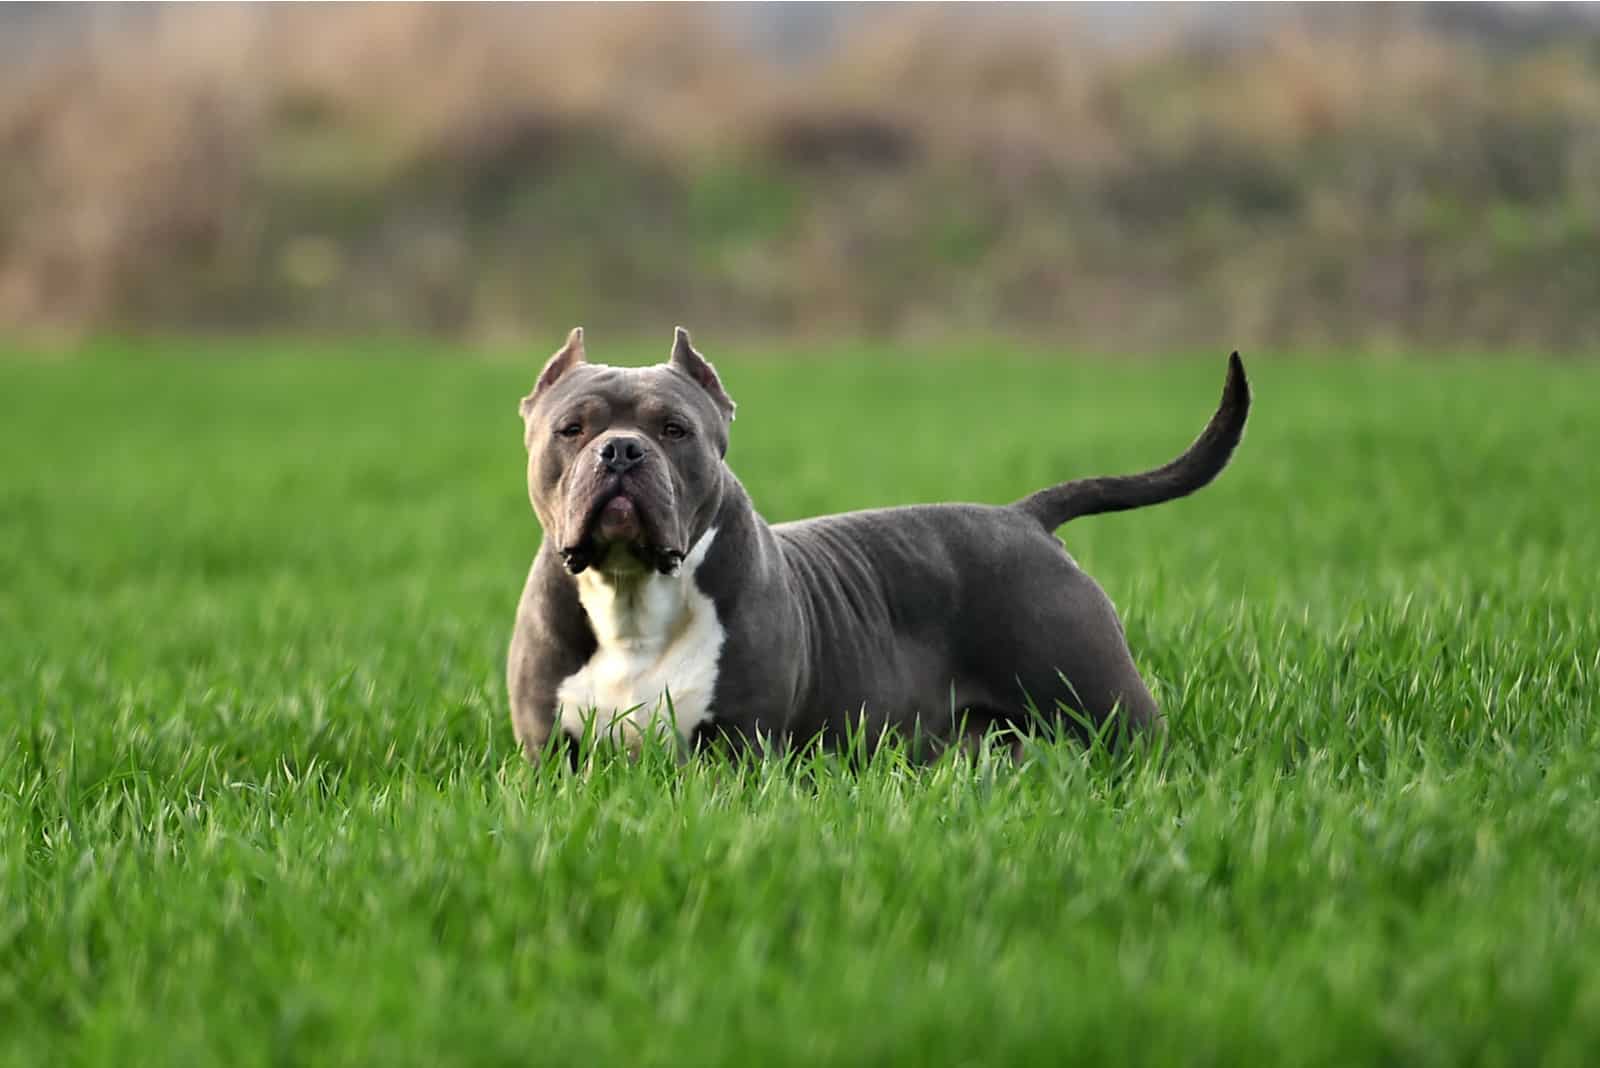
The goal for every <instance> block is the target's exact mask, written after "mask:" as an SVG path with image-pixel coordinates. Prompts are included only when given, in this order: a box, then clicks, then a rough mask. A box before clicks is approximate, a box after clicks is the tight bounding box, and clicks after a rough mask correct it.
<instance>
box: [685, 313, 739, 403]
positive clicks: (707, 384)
mask: <svg viewBox="0 0 1600 1068" xmlns="http://www.w3.org/2000/svg"><path fill="white" fill-rule="evenodd" d="M671 362H672V366H673V367H676V368H677V369H678V370H680V371H682V372H683V373H684V374H686V375H688V376H689V377H690V378H692V379H694V380H695V381H696V382H698V383H699V384H700V388H701V389H703V390H705V391H706V392H707V393H709V394H711V399H712V400H713V401H715V402H716V404H717V410H718V411H720V412H721V413H722V416H723V418H724V419H726V420H728V422H730V423H731V422H733V411H734V408H735V407H737V405H735V404H734V403H733V398H732V397H730V396H728V391H727V390H725V389H723V388H722V379H720V378H718V377H717V369H716V368H715V367H712V366H711V363H710V361H708V360H707V359H706V358H705V357H704V356H702V355H700V354H699V353H698V352H696V351H695V350H694V345H693V344H692V343H691V342H690V341H689V331H687V330H685V329H684V328H683V327H681V326H680V327H678V328H677V330H676V331H675V332H674V333H673V336H672V361H671Z"/></svg>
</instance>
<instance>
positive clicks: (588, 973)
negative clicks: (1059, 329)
mask: <svg viewBox="0 0 1600 1068" xmlns="http://www.w3.org/2000/svg"><path fill="white" fill-rule="evenodd" d="M703 340H706V341H708V342H709V341H710V340H711V339H710V338H706V339H703ZM663 351H664V348H663ZM709 351H710V352H711V353H712V355H713V356H714V357H715V355H716V353H717V350H716V348H715V346H714V345H713V346H711V347H710V349H709ZM596 354H597V356H599V357H604V356H606V355H607V351H606V346H605V345H604V343H603V342H601V341H600V339H598V338H596ZM540 355H542V354H529V355H527V356H526V358H523V359H519V360H517V361H499V362H496V361H488V360H478V361H459V360H450V359H442V358H436V357H430V356H428V355H426V354H417V353H411V354H391V355H390V356H389V357H387V358H378V357H375V356H368V355H359V356H340V355H337V354H335V353H333V352H331V351H327V352H322V353H320V354H310V355H307V354H301V355H296V354H294V353H292V352H291V351H289V350H287V349H285V348H276V347H274V346H271V345H260V346H255V347H240V346H229V347H226V348H223V349H222V351H219V352H207V351H204V346H202V345H200V344H198V343H190V344H189V345H187V346H183V347H180V349H179V350H177V351H172V352H164V353H160V354H157V353H155V352H153V351H150V350H149V349H148V348H144V349H138V350H131V351H125V350H121V349H117V348H115V347H111V346H106V347H104V348H103V349H102V350H101V351H97V352H94V353H91V354H90V355H89V356H88V357H86V358H84V359H80V360H73V361H68V362H47V361H43V360H38V359H30V358H25V357H16V358H13V359H10V360H6V361H3V362H0V396H3V397H4V398H5V401H4V411H5V417H4V418H3V419H0V456H3V457H4V460H5V464H4V468H5V473H4V476H3V477H0V1063H10V1064H17V1065H36V1064H44V1063H103V1062H115V1063H118V1064H140V1063H148V1064H195V1063H218V1062H226V1063H230V1064H237V1065H256V1064H263V1065H264V1064H277V1063H313V1064H315V1063H330V1064H332V1063H345V1064H347V1063H394V1064H403V1063H417V1064H435V1063H440V1062H488V1063H508V1064H509V1063H517V1064H528V1063H551V1064H573V1063H580V1062H583V1063H594V1064H616V1063H638V1064H709V1063H739V1062H746V1061H748V1062H750V1063H757V1064H805V1065H813V1064H818V1063H860V1064H881V1063H910V1064H920V1063H930V1062H938V1063H951V1064H954V1063H966V1064H999V1063H1018V1062H1036V1063H1060V1062H1062V1061H1081V1062H1088V1063H1126V1062H1130V1061H1136V1062H1183V1063H1191V1064H1218V1065H1231V1064H1238V1063H1251V1062H1260V1063H1279V1064H1326V1063H1403V1064H1441V1065H1455V1064H1461V1063H1468V1062H1473V1063H1486V1064H1507V1065H1509V1064H1525V1063H1533V1062H1536V1061H1541V1062H1548V1063H1564V1064H1573V1065H1580V1064H1590V1063H1593V1061H1594V1058H1595V1055H1596V1053H1597V1051H1600V875H1597V874H1596V873H1597V872H1600V806H1597V804H1596V801H1595V798H1596V791H1597V788H1600V725H1597V723H1596V720H1595V718H1594V696H1593V695H1594V694H1595V692H1596V691H1597V688H1600V663H1597V656H1600V653H1597V650H1600V617H1597V612H1596V604H1597V603H1600V525H1597V524H1596V523H1595V511H1594V504H1593V502H1594V501H1596V500H1600V470H1597V467H1596V465H1595V464H1594V463H1593V462H1592V459H1590V458H1592V457H1593V456H1595V455H1600V420H1596V419H1595V418H1594V412H1595V408H1594V397H1595V396H1596V395H1597V392H1596V391H1597V388H1600V372H1597V371H1596V370H1595V369H1594V368H1588V367H1572V366H1556V365H1550V364H1532V363H1523V362H1518V361H1515V360H1506V361H1501V362H1493V363H1491V362H1459V363H1424V362H1415V363H1388V364H1384V363H1374V362H1359V361H1357V362H1320V363H1319V362H1312V361H1290V360H1274V359H1272V358H1258V359H1256V360H1254V361H1253V362H1251V363H1249V366H1250V369H1251V371H1252V374H1253V378H1254V383H1255V386H1256V391H1257V399H1258V407H1257V411H1256V414H1255V417H1254V419H1253V422H1252V424H1251V428H1250V431H1249V434H1248V436H1247V437H1246V440H1245V444H1244V446H1243V449H1242V451H1241V453H1240V454H1239V457H1238V459H1237V461H1236V463H1235V466H1234V467H1233V468H1231V469H1230V470H1229V471H1228V473H1227V474H1226V475H1225V476H1224V477H1223V478H1222V480H1221V481H1220V482H1219V483H1218V484H1217V485H1216V486H1214V487H1212V488H1211V489H1208V490H1207V491H1205V492H1204V493H1203V494H1201V495H1200V496H1197V497H1195V498H1192V499H1190V500H1187V501H1183V502H1179V503H1175V504H1169V505H1166V506H1163V507H1161V508H1157V509H1153V510H1149V511H1146V512H1140V513H1134V514H1130V515H1122V516H1111V517H1103V518H1097V519H1089V520H1084V521H1081V522H1079V523H1077V524H1075V525H1072V526H1069V527H1067V528H1065V529H1064V530H1063V535H1064V537H1065V540H1066V541H1067V543H1068V544H1069V546H1070V547H1071V548H1072V549H1073V551H1074V553H1075V555H1077V556H1078V558H1079V560H1080V561H1081V562H1082V563H1083V564H1084V566H1085V567H1086V568H1088V569H1089V570H1090V571H1091V573H1093V574H1095V575H1096V576H1097V577H1098V578H1099V579H1100V580H1101V581H1102V583H1103V584H1104V585H1105V586H1106V588H1107V589H1108V591H1109V592H1110V593H1111V595H1112V597H1113V599H1114V600H1115V601H1116V602H1117V604H1118V605H1119V606H1120V608H1121V610H1122V612H1123V615H1124V618H1125V620H1126V623H1127V627H1128V631H1129V636H1130V639H1131V641H1132V644H1133V647H1134V649H1135V653H1136V656H1137V658H1138V659H1139V661H1140V664H1141V667H1142V668H1143V670H1144V672H1145V674H1146V676H1147V678H1149V679H1150V681H1151V683H1152V685H1153V687H1155V689H1156V692H1157V694H1158V697H1159V698H1160V699H1161V700H1162V702H1163V704H1164V706H1165V707H1166V709H1167V711H1168V713H1169V717H1170V721H1171V725H1172V728H1173V729H1172V734H1171V738H1170V747H1169V749H1168V751H1167V752H1166V753H1165V754H1164V755H1162V756H1161V757H1159V758H1153V757H1145V758H1140V759H1135V760H1133V761H1131V762H1127V763H1124V764H1118V763H1117V762H1116V761H1113V760H1111V759H1109V758H1107V757H1106V756H1105V755H1104V754H1103V753H1100V754H1095V753H1088V754H1085V753H1083V752H1082V751H1081V750H1079V749H1077V748H1075V747H1073V746H1070V745H1061V746H1054V747H1053V746H1048V745H1040V746H1037V747H1035V748H1034V749H1033V750H1032V752H1031V757H1030V759H1029V761H1028V762H1027V763H1025V764H1024V765H1023V766H1021V767H1019V768H1011V767H1009V766H1003V765H994V764H990V763H986V762H981V761H980V762H976V763H974V762H971V761H951V762H946V763H942V764H939V765H937V766H935V767H933V768H931V769H926V770H914V769H911V768H908V767H906V766H904V765H903V764H902V763H900V762H899V761H897V760H896V759H895V758H894V755H893V754H892V753H890V754H888V755H887V756H885V757H884V758H883V759H881V760H878V761H876V762H874V763H872V764H871V765H870V766H868V767H867V768H865V769H864V770H860V771H850V770H848V769H847V768H845V767H842V766H841V764H840V762H838V761H829V760H821V761H812V762H810V763H808V764H806V765H804V766H790V767H783V766H776V765H767V766H755V767H733V766H729V765H726V764H719V763H717V762H715V761H710V760H707V761H701V762H697V763H692V764H690V765H689V766H688V767H686V768H683V769H681V770H680V769H677V768H675V767H673V766H672V765H671V764H670V763H669V762H667V761H665V760H662V759H659V758H658V757H647V759H646V760H645V761H644V762H643V763H641V764H640V765H637V766H627V765H617V764H602V765H601V766H600V767H599V768H598V769H597V770H596V771H595V773H594V774H593V776H592V777H591V778H590V779H588V780H587V781H584V780H578V779H574V778H572V777H571V776H569V775H567V774H563V773H560V772H557V771H554V770H551V769H544V768H536V767H530V766H527V765H526V764H525V763H524V761H523V760H522V759H521V758H520V756H519V755H518V753H517V751H516V748H515V744H514V742H513V739H512V736H511V731H510V727H509V724H508V722H507V716H506V711H505V694H504V684H503V681H502V670H503V660H502V656H503V652H504V647H505V644H506V641H507V639H508V636H509V630H510V624H511V616H512V609H513V606H514V604H515V600H516V597H517V594H518V591H519V586H520V581H521V578H522V575H523V573H524V570H525V568H526V566H527V562H528V560H529V558H530V557H531V554H532V552H533V550H534V548H535V546H536V544H537V538H538V532H537V529H536V527H535V525H534V523H533V520H532V517H531V514H530V512H529V510H528V507H527V504H526V500H525V498H524V495H523V488H522V475H521V464H522V455H521V444H520V439H519V428H518V424H517V421H516V418H515V415H514V412H515V407H516V399H517V397H518V396H519V395H520V393H521V392H522V391H523V390H525V389H526V387H527V385H528V384H529V383H530V382H531V380H532V377H533V374H534V371H535V368H536V365H537V362H538V359H539V356H540ZM614 355H620V358H621V359H623V360H627V359H634V358H637V359H640V360H642V359H644V358H645V357H646V356H647V355H649V356H654V355H656V354H655V353H654V352H650V353H646V352H645V351H644V350H642V349H633V350H630V351H627V352H624V353H621V354H614ZM736 355H737V354H736ZM736 355H735V356H730V357H728V358H726V359H725V360H724V361H723V370H724V372H725V377H726V378H727V380H728V382H729V384H730V387H731V389H732V391H733V393H734V395H735V397H736V398H737V399H738V401H739V402H740V415H741V418H740V420H739V422H738V424H737V425H736V427H735V434H734V445H733V449H732V451H731V454H730V459H731V461H732V462H733V464H734V465H735V467H736V469H737V470H738V471H739V472H740V473H741V475H742V477H743V478H744V480H745V482H746V484H747V485H748V486H749V487H750V488H751V490H752V492H753V494H754V496H755V498H756V500H757V502H758V504H759V506H760V507H761V508H762V510H763V511H764V513H765V514H766V515H767V516H768V517H769V518H771V519H774V520H776V519H780V518H790V517H796V516H800V515H804V514H808V513H812V512H816V511H820V510H837V509H845V508H851V507H858V506H865V505H875V504H887V503H900V502H912V501H927V500H939V499H963V498H965V499H977V500H989V501H998V500H1006V499H1011V498H1014V497H1017V496H1020V495H1021V494H1023V493H1025V492H1027V491H1029V490H1031V489H1033V488H1036V487H1037V486H1038V485H1041V484H1043V483H1045V482H1047V481H1050V480H1054V479H1058V478H1062V477H1066V476H1070V475H1074V474H1084V473H1093V472H1103V471H1113V470H1128V469H1134V468H1138V467H1142V466H1146V465H1149V464H1152V463H1155V462H1158V461H1161V460H1164V459H1166V458H1167V457H1168V456H1170V455H1171V454H1173V453H1175V452H1176V451H1177V450H1178V449H1180V448H1181V447H1182V446H1183V445H1185V444H1187V442H1188V441H1189V440H1190V438H1191V437H1192V435H1193V433H1194V432H1196V431H1197V430H1198V428H1199V426H1200V425H1201V423H1202V422H1203V421H1204V419H1205V417H1206V416H1207V415H1208V413H1209V411H1210V408H1211V406H1212V405H1213V404H1214V402H1215V399H1216V393H1217V390H1218V388H1219V387H1220V384H1221V376H1222V367H1223V361H1222V354H1221V353H1217V354H1215V355H1214V356H1212V357H1209V358H1206V359H1204V360H1192V361H1191V360H1184V361H1179V362H1176V363H1173V364H1170V365H1137V364H1122V365H1106V364H1095V363H1090V362H1074V363H1059V362H1045V361H1040V360H1036V359H1029V358H1027V357H1026V355H1024V354H1021V353H1018V354H1014V355H1013V356H1011V357H1009V358H1004V359H1002V358H998V357H996V358H989V359H984V358H982V356H981V354H980V353H979V352H977V351H976V350H974V351H970V352H952V353H949V354H945V355H944V356H942V357H940V358H938V359H934V360H931V361H913V360H902V359H896V358H893V357H892V356H888V355H881V354H872V353H865V352H854V353H845V352H838V353H834V354H832V355H831V356H828V357H825V358H821V359H817V360H813V361H808V362H784V361H769V360H764V359H760V358H759V357H758V356H757V354H754V353H747V354H745V358H743V359H740V358H736ZM1249 355H1250V354H1248V353H1247V354H1246V356H1247V360H1248V358H1249ZM975 622H978V623H980V624H981V621H975Z"/></svg>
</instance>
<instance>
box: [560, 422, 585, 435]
mask: <svg viewBox="0 0 1600 1068" xmlns="http://www.w3.org/2000/svg"><path fill="white" fill-rule="evenodd" d="M556 433H557V434H560V435H561V436H562V437H564V438H575V437H577V436H578V435H579V434H581V433H583V424H582V423H568V424H567V425H566V426H564V427H562V428H561V429H560V430H557V431H556Z"/></svg>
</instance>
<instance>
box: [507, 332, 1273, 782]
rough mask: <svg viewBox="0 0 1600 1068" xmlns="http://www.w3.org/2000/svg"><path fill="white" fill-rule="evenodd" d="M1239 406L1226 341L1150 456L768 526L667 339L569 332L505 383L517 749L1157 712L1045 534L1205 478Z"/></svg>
mask: <svg viewBox="0 0 1600 1068" xmlns="http://www.w3.org/2000/svg"><path fill="white" fill-rule="evenodd" d="M1249 407H1250V393H1249V387H1248V386H1247V384H1246V382H1245V376H1244V368H1243V366H1242V364H1241V363H1240V362H1239V357H1238V354H1234V355H1233V356H1232V357H1230V358H1229V361H1228V373H1227V381H1226V384H1225V385H1224V387H1223V392H1222V402H1221V404H1220V405H1219V407H1218V408H1217V411H1216V414H1215V415H1213V416H1212V418H1211V421H1210V423H1209V424H1208V425H1207V426H1206V428H1205V430H1204V431H1202V432H1201V434H1200V436H1199V438H1197V439H1196V440H1195V442H1194V444H1193V445H1191V446H1190V447H1189V449H1188V450H1187V451H1186V452H1184V453H1183V455H1181V456H1179V457H1178V458H1177V459H1176V460H1173V461H1172V462H1171V463H1169V464H1167V465H1165V466H1164V467H1160V468H1157V469H1155V470H1153V471H1147V472H1145V473H1143V474H1137V475H1124V476H1113V477H1105V478H1087V479H1080V480H1077V481H1072V482H1064V483H1062V484H1060V485H1057V486H1052V487H1050V488H1048V489H1043V490H1040V491H1039V492H1037V493H1035V494H1033V495H1031V496H1029V497H1025V498H1024V499H1022V500H1020V501H1017V502H1016V503H1014V504H1009V505H1003V506H995V505H978V504H943V505H919V506H913V507H904V508H884V509H875V510H871V511H864V512H850V513H846V514H843V515H834V516H824V517H820V518H816V519H807V520H802V521H800V522H795V523H780V524H778V525H775V526H770V525H768V524H767V523H766V522H765V521H764V520H763V519H762V518H761V517H760V516H759V515H757V514H756V512H755V509H754V508H753V507H752V506H751V503H750V498H749V496H748V495H747V494H746V493H745V491H744V487H743V486H741V485H740V484H739V480H738V478H736V477H735V476H734V473H733V471H732V470H731V469H730V468H729V467H728V465H727V464H726V463H725V462H724V456H725V455H726V453H727V448H728V432H729V427H730V424H731V423H732V422H733V417H734V403H733V400H732V399H731V398H730V397H729V396H728V394H727V391H726V390H724V389H723V387H722V382H721V380H720V379H719V378H718V377H717V372H716V371H715V370H714V369H713V368H712V366H711V364H710V363H708V362H707V361H706V360H705V359H704V358H703V357H702V356H701V355H700V354H699V353H698V352H696V351H695V349H694V347H693V345H692V344H691V343H690V340H689V335H688V334H687V333H685V332H684V331H683V330H682V329H680V330H678V331H677V334H676V336H675V338H674V340H673V346H672V355H671V358H670V359H669V360H668V361H667V362H666V363H664V364H658V365H656V366H653V367H641V368H621V367H608V366H605V365H603V364H595V363H589V362H588V361H587V359H586V358H585V353H584V344H583V331H582V330H581V329H580V330H574V331H573V332H572V334H571V336H570V337H568V339H567V343H566V345H565V346H563V347H562V349H561V350H560V351H559V352H557V353H556V354H555V355H554V356H553V357H551V359H550V361H549V362H548V363H547V364H546V365H545V368H544V370H543V372H542V373H541V374H540V375H539V379H538V383H537V385H535V387H534V390H533V392H532V393H531V394H529V395H528V396H527V397H525V398H523V400H522V418H523V424H524V437H525V441H526V444H527V449H528V494H529V496H530V498H531V499H532V501H533V510H534V512H535V513H536V515H537V516H538V519H539V523H540V525H541V526H542V527H543V529H544V539H543V542H542V544H541V545H540V547H539V551H538V553H537V555H536V556H535V557H534V560H533V566H532V568H531V569H530V571H529V572H528V581H527V585H526V587H525V588H524V589H523V593H522V601H521V603H520V604H519V605H518V608H517V620H516V628H515V632H514V634H513V636H512V640H511V650H510V656H509V662H508V665H507V676H508V682H509V686H510V692H511V718H512V723H513V725H514V726H515V728H516V732H517V737H518V739H519V740H520V741H521V742H522V744H523V746H524V747H525V748H526V750H527V751H528V752H529V753H530V754H533V753H536V752H537V751H539V750H540V749H541V748H543V747H544V746H545V745H546V744H547V743H549V742H551V741H552V740H554V739H557V738H562V739H572V738H576V737H578V736H581V735H582V734H583V733H584V732H585V731H589V730H593V731H595V732H596V733H597V734H598V735H599V736H600V737H602V738H612V739H617V740H620V741H622V742H624V743H626V744H629V745H636V744H637V743H638V741H639V740H640V739H641V738H642V737H643V736H644V735H645V734H650V733H655V734H659V735H660V736H661V737H664V738H668V739H671V738H678V739H682V740H683V741H686V742H687V741H690V740H697V739H703V738H706V737H722V738H724V739H726V740H727V741H728V742H729V743H730V744H732V745H735V746H739V745H743V744H746V743H755V742H757V741H759V742H760V743H761V744H763V745H768V744H778V745H782V744H786V743H795V742H806V741H809V740H811V739H815V738H819V737H820V738H821V739H823V740H824V741H828V740H837V739H838V738H841V737H843V736H844V734H845V733H846V732H847V731H851V730H860V729H865V731H866V732H867V735H868V737H869V738H872V737H877V736H879V734H880V733H881V732H882V730H883V729H884V728H889V727H892V728H894V729H896V730H897V731H898V732H900V733H901V734H902V735H904V736H907V737H917V738H922V739H927V740H931V741H934V742H936V743H946V742H950V741H956V740H959V739H957V738H956V737H954V736H956V735H958V734H960V733H962V732H963V731H967V732H973V731H977V730H983V729H987V728H989V727H1025V726H1027V725H1029V724H1030V723H1031V722H1032V715H1033V713H1034V712H1041V713H1044V714H1046V715H1049V716H1057V715H1060V716H1061V717H1062V718H1063V719H1065V720H1067V721H1068V722H1076V721H1078V720H1085V721H1087V722H1088V723H1090V724H1092V725H1094V726H1095V727H1096V728H1099V727H1101V726H1103V725H1105V724H1106V719H1107V717H1109V716H1112V715H1113V714H1115V715H1116V716H1118V717H1120V720H1119V722H1117V723H1116V724H1114V725H1115V726H1117V727H1125V728H1127V729H1129V730H1134V731H1136V730H1141V729H1149V728H1153V727H1159V726H1160V725H1161V713H1160V711H1159V710H1158V709H1157V707H1156V703H1155V701H1154V699H1153V698H1152V697H1151V696H1150V692H1149V690H1148V689H1147V688H1146V687H1145V685H1144V683H1143V681H1142V680H1141V679H1140V678H1139V674H1138V672H1137V671H1136V670H1135V668H1134V664H1133V658H1132V657H1131V655H1130V654H1129V652H1128V646H1127V642H1126V639H1125V638H1124V637H1123V632H1122V624H1121V622H1120V620H1118V618H1117V615H1116V611H1115V609H1114V608H1113V607H1112V605H1111V602H1110V601H1109V600H1107V598H1106V595H1105V594H1104V593H1103V592H1102V591H1101V589H1100V587H1099V585H1098V584H1097V583H1096V582H1095V581H1094V580H1093V579H1091V578H1090V577H1089V576H1088V575H1086V574H1085V573H1084V572H1083V571H1082V570H1080V569H1079V568H1078V566H1077V564H1076V563H1074V562H1073V560H1072V557H1071V556H1069V555H1068V554H1067V552H1066V550H1065V548H1063V546H1062V544H1061V542H1060V541H1058V540H1057V539H1056V537H1055V530H1056V528H1057V527H1059V526H1061V525H1062V524H1063V523H1066V522H1067V521H1068V520H1070V519H1074V518H1077V517H1079V516H1086V515H1094V514H1096V513H1099V512H1113V511H1120V510H1123V509H1128V508H1138V507H1141V506H1144V505H1149V504H1157V503H1159V502H1161V501H1168V500H1172V499H1173V498H1175V497H1181V496H1184V495H1185V494H1188V493H1192V492H1193V491H1195V490H1197V489H1199V488H1200V487H1202V486H1204V485H1206V484H1207V483H1208V482H1210V481H1211V480H1212V479H1214V478H1215V477H1216V476H1217V475H1218V474H1219V473H1220V472H1221V471H1222V469H1223V468H1224V467H1225V466H1226V465H1227V463H1228V460H1229V457H1230V456H1231V455H1232V453H1233V450H1234V447H1235V446H1236V445H1237V444H1238V442H1239V439H1240V437H1241V435H1242V434H1243V432H1244V425H1245V417H1246V415H1247V413H1248V410H1249ZM1062 710H1068V711H1070V712H1071V713H1073V715H1071V716H1070V717H1069V716H1067V715H1066V714H1065V713H1064V712H1063V711H1062Z"/></svg>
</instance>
